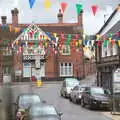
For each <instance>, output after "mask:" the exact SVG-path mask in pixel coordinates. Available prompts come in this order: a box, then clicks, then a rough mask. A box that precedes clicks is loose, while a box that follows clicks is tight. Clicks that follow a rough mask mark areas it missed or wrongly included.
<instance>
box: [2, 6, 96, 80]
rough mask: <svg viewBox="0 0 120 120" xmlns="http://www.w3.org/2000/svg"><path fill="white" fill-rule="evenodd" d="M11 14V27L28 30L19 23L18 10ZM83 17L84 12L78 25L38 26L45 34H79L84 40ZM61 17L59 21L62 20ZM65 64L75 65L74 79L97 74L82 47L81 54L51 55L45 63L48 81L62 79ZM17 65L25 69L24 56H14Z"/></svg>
mask: <svg viewBox="0 0 120 120" xmlns="http://www.w3.org/2000/svg"><path fill="white" fill-rule="evenodd" d="M11 13H12V24H9V25H12V26H16V27H21V28H26V24H19V23H18V13H19V12H18V10H17V9H16V8H15V9H14V10H12V11H11ZM82 16H83V12H82V13H81V14H80V15H79V16H78V23H63V22H60V21H59V23H53V24H38V25H37V26H38V27H40V28H41V29H42V30H43V31H45V32H55V33H57V34H60V33H64V34H73V33H74V34H79V35H80V36H81V39H82V31H83V23H82V22H83V18H82ZM59 17H61V16H59ZM59 17H58V19H61V18H59ZM4 22H5V21H4ZM2 24H4V23H2ZM15 39H16V38H14V40H15ZM64 62H68V63H69V62H70V63H72V64H73V76H72V77H78V78H83V77H85V76H87V75H90V74H93V73H95V72H96V70H95V63H91V61H89V62H87V63H85V62H84V56H83V48H82V45H81V47H80V51H79V52H77V51H76V50H72V49H71V54H70V55H67V56H65V55H61V54H59V53H57V54H51V55H49V57H48V59H47V61H46V63H45V78H46V79H49V78H50V79H51V78H53V79H56V78H60V76H59V75H60V69H59V63H64ZM0 63H1V61H0ZM16 65H17V67H18V69H23V68H22V56H21V55H19V54H14V57H13V66H14V67H13V68H15V66H16ZM14 70H15V69H14ZM0 75H1V74H0ZM15 79H16V78H15Z"/></svg>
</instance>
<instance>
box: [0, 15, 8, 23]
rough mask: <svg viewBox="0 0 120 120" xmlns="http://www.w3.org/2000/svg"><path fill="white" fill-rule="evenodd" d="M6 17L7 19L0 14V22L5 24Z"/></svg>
mask: <svg viewBox="0 0 120 120" xmlns="http://www.w3.org/2000/svg"><path fill="white" fill-rule="evenodd" d="M6 19H7V17H6V16H1V20H2V24H6Z"/></svg>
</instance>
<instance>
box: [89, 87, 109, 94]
mask: <svg viewBox="0 0 120 120" xmlns="http://www.w3.org/2000/svg"><path fill="white" fill-rule="evenodd" d="M91 94H110V92H106V90H104V89H103V88H91Z"/></svg>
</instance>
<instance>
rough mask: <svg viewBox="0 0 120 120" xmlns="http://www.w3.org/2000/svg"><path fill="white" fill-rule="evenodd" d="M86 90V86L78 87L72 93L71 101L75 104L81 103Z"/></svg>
mask: <svg viewBox="0 0 120 120" xmlns="http://www.w3.org/2000/svg"><path fill="white" fill-rule="evenodd" d="M85 88H86V87H85V86H81V85H76V86H75V87H74V88H73V89H72V91H71V93H70V97H69V100H70V101H72V102H74V103H81V96H82V93H83V91H84V90H85Z"/></svg>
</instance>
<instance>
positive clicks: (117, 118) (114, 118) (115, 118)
mask: <svg viewBox="0 0 120 120" xmlns="http://www.w3.org/2000/svg"><path fill="white" fill-rule="evenodd" d="M103 114H104V115H105V116H106V117H109V118H110V119H111V120H120V112H119V113H116V114H114V115H112V114H111V112H103Z"/></svg>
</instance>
